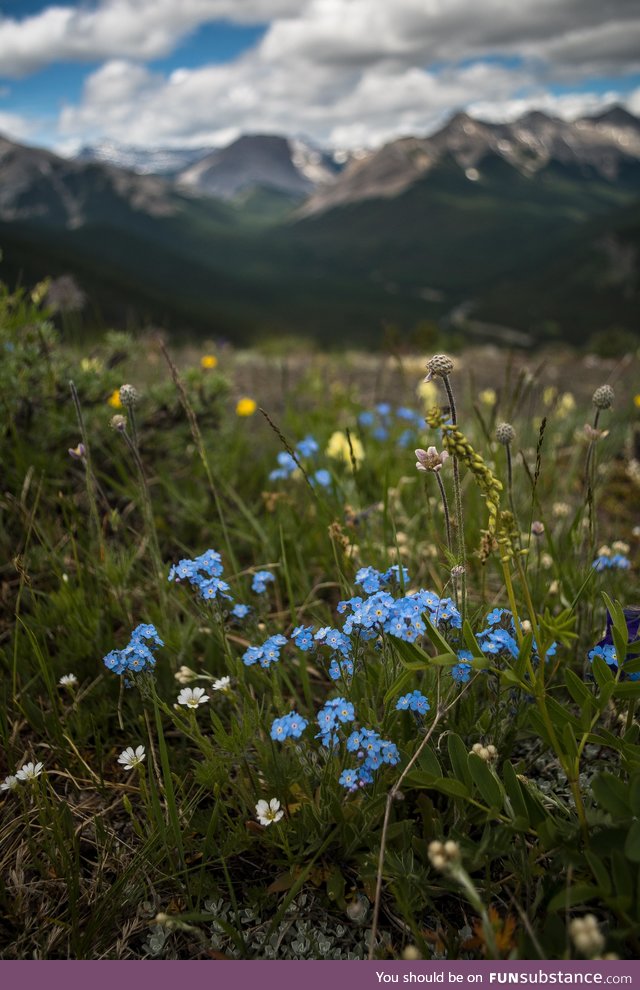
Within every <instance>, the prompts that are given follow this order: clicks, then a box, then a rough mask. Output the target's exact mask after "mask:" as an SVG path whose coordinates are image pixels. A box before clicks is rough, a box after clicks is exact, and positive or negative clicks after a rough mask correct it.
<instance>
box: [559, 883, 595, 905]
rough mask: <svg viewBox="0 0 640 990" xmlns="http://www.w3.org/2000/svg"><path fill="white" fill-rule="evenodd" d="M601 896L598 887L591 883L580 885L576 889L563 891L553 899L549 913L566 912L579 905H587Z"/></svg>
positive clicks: (570, 888) (571, 888)
mask: <svg viewBox="0 0 640 990" xmlns="http://www.w3.org/2000/svg"><path fill="white" fill-rule="evenodd" d="M599 896H600V891H599V889H598V887H594V886H593V885H592V884H589V883H578V884H576V885H575V887H569V888H568V889H567V890H561V891H560V893H559V894H556V896H555V897H552V898H551V900H550V902H549V907H548V910H549V911H566V910H567V908H571V907H575V906H576V905H577V904H586V903H587V902H588V901H592V900H593V899H594V898H595V897H599Z"/></svg>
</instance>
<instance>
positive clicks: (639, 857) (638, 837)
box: [624, 821, 640, 863]
mask: <svg viewBox="0 0 640 990" xmlns="http://www.w3.org/2000/svg"><path fill="white" fill-rule="evenodd" d="M624 854H625V856H626V857H627V859H630V860H631V862H632V863H640V822H639V821H635V822H632V823H631V828H630V829H629V832H628V833H627V838H626V841H625V844H624Z"/></svg>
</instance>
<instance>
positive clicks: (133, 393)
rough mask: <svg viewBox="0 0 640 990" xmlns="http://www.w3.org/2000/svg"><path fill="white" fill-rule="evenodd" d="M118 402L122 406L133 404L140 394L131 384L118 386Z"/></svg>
mask: <svg viewBox="0 0 640 990" xmlns="http://www.w3.org/2000/svg"><path fill="white" fill-rule="evenodd" d="M119 394H120V402H121V403H122V405H123V406H125V407H126V406H135V405H136V404H137V402H138V399H139V398H140V396H139V395H138V390H137V389H136V388H134V387H133V385H121V386H120V393H119Z"/></svg>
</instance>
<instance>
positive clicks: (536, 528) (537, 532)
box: [531, 519, 544, 536]
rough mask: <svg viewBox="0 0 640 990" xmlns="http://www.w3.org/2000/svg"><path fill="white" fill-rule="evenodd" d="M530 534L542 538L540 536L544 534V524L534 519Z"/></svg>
mask: <svg viewBox="0 0 640 990" xmlns="http://www.w3.org/2000/svg"><path fill="white" fill-rule="evenodd" d="M531 532H532V533H533V535H534V536H542V534H543V533H544V523H543V522H540V520H539V519H535V520H534V521H533V522H532V523H531Z"/></svg>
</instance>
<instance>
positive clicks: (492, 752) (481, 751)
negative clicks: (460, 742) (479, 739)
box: [471, 743, 498, 763]
mask: <svg viewBox="0 0 640 990" xmlns="http://www.w3.org/2000/svg"><path fill="white" fill-rule="evenodd" d="M471 752H472V753H475V754H476V756H479V757H480V759H481V760H484V762H485V763H490V762H491V761H492V760H495V758H496V756H497V755H498V750H497V749H496V747H495V746H494V745H493V743H489V745H488V746H483V745H482V743H474V744H473V746H472V747H471Z"/></svg>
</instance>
